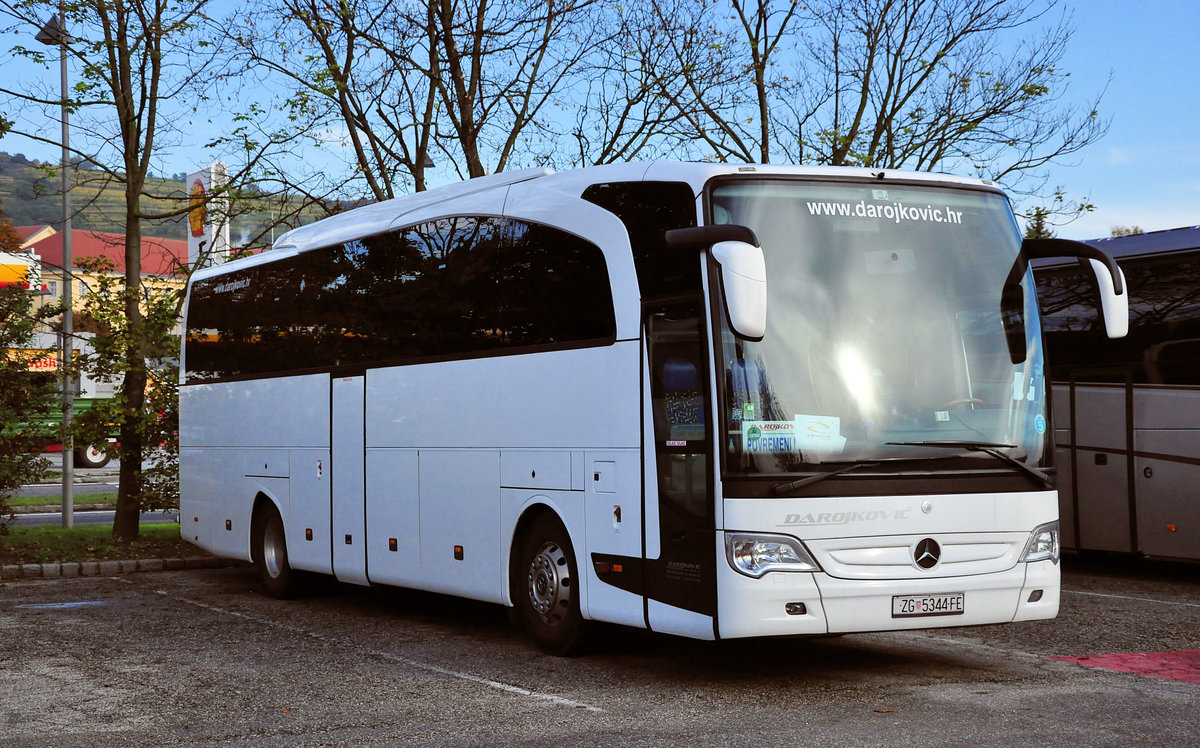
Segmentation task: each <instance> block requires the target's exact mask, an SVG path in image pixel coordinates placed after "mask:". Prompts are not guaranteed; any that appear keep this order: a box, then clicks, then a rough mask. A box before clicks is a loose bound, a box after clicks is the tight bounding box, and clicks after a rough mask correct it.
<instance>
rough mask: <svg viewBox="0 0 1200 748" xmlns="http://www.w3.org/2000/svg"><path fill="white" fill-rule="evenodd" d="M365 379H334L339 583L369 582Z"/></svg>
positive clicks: (334, 499) (336, 570)
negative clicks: (365, 478) (365, 477)
mask: <svg viewBox="0 0 1200 748" xmlns="http://www.w3.org/2000/svg"><path fill="white" fill-rule="evenodd" d="M364 382H365V377H362V376H357V377H334V378H333V387H332V407H333V413H332V417H331V419H330V423H331V428H332V431H333V433H332V434H331V439H330V451H331V462H332V465H331V473H330V478H331V483H332V486H331V491H330V494H331V497H330V501H331V517H330V519H331V522H332V525H333V539H332V542H333V574H334V576H336V577H337V578H338V579H339V580H340V581H343V582H351V583H353V584H369V582H368V580H367V542H366V541H367V536H366V498H365V497H366V489H365V480H364V475H365V451H364V446H365V437H364V420H363V418H364V414H365V410H364V403H365V400H364V397H365V386H364Z"/></svg>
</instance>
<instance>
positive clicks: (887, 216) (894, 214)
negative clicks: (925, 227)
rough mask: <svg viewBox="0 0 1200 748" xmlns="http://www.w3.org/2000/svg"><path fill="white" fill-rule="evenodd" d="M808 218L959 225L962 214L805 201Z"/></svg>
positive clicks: (948, 210)
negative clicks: (865, 219)
mask: <svg viewBox="0 0 1200 748" xmlns="http://www.w3.org/2000/svg"><path fill="white" fill-rule="evenodd" d="M805 205H807V206H808V214H809V215H810V216H830V217H831V218H873V219H876V220H883V221H891V222H893V223H902V222H904V221H912V222H919V223H945V224H951V225H955V226H957V225H959V224H961V223H962V222H963V212H962V211H961V210H954V209H953V208H950V207H948V206H947V207H938V208H935V207H933V205H931V204H926V205H905V204H904V203H901V202H893V203H884V204H877V203H868V202H867V201H866V200H859V201H858V202H857V203H844V202H834V201H814V200H806V201H805Z"/></svg>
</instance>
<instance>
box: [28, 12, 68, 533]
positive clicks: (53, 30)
mask: <svg viewBox="0 0 1200 748" xmlns="http://www.w3.org/2000/svg"><path fill="white" fill-rule="evenodd" d="M59 13H60V15H56V16H52V17H51V18H50V20H49V21H47V22H46V25H45V26H43V27H42V30H41V31H40V32H38V35H37V40H38V41H39V42H41V43H42V44H46V45H49V46H56V45H57V46H58V49H59V60H60V71H59V77H60V79H61V82H62V225H63V228H62V236H63V262H62V289H63V291H62V303H63V321H62V375H63V378H62V386H63V411H62V423H63V442H62V525H63V527H68V528H69V527H74V526H75V495H74V490H75V473H74V467H75V463H74V457H75V449H74V447H75V439H74V437H72V436H71V432H70V428H71V420H72V418H73V417H74V415H75V386H74V381H73V377H72V376H71V369H72V366H73V365H74V363H75V362H74V348H75V338H74V335H75V330H74V327H75V324H74V323H75V320H74V310H73V308H72V304H71V301H72V299H71V281H72V278H71V265H72V264H73V258H72V257H71V182H70V178H69V177H68V169H69V168H70V165H71V161H70V149H69V146H68V143H69V136H70V131H69V127H68V124H67V44H68V42H70V41H71V37H70V36H68V35H67V24H66V20H65V13H63V7H62V5H61V4H60V5H59Z"/></svg>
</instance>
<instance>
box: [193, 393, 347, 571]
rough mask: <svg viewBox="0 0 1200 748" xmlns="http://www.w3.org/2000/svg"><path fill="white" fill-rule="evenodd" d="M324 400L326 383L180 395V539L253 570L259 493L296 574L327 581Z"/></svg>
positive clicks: (326, 406) (326, 424)
mask: <svg viewBox="0 0 1200 748" xmlns="http://www.w3.org/2000/svg"><path fill="white" fill-rule="evenodd" d="M329 397H330V389H329V375H328V374H311V375H304V376H295V377H285V378H280V379H273V380H254V381H247V382H222V383H216V384H200V385H190V386H187V387H181V388H180V392H179V410H180V432H179V443H180V476H179V477H180V500H179V511H180V517H181V518H185V519H184V521H183V522H182V524H183V526H184V529H183V535H184V537H189V538H191V539H192V542H194V543H196V544H197V545H199V546H200V547H202V548H204V549H206V550H209V551H211V552H212V553H214V554H216V555H219V556H224V557H229V558H240V559H245V560H249V559H250V520H251V517H252V513H253V509H254V500H255V498H256V497H257V496H258V495H259V494H260V493H261V494H262V495H264V496H266V497H267V498H268V499H269V500H271V501H272V503H274V504H275V506H276V508H277V509H278V510H279V513H280V516H281V517H282V518H283V521H284V528H285V532H286V533H287V535H286V537H287V544H288V556H289V561H290V562H291V564H292V566H294V567H295V568H297V569H305V570H311V571H321V572H324V573H327V574H328V573H331V571H332V562H331V557H330V518H329V485H330V484H329V475H330V473H329V464H330V462H329V434H330V421H329V416H330V413H329ZM189 524H190V525H191V526H192V527H194V528H195V531H194V532H189V531H188V529H187V528H188V526H189ZM306 529H312V530H313V538H312V540H308V539H307V538H306V535H305V530H306Z"/></svg>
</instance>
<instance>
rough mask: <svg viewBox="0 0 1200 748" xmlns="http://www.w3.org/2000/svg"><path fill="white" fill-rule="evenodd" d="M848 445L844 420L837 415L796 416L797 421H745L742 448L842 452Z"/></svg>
mask: <svg viewBox="0 0 1200 748" xmlns="http://www.w3.org/2000/svg"><path fill="white" fill-rule="evenodd" d="M845 447H846V437H844V436H842V434H841V419H840V418H837V417H835V416H796V420H794V421H742V450H743V451H745V452H754V453H771V454H778V453H781V452H803V453H804V454H805V455H822V454H838V453H840V452H841V451H842V450H843V449H845Z"/></svg>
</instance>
